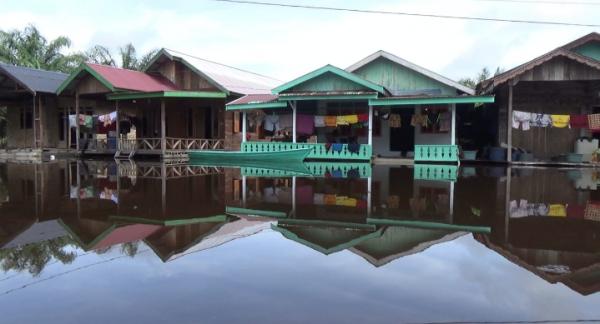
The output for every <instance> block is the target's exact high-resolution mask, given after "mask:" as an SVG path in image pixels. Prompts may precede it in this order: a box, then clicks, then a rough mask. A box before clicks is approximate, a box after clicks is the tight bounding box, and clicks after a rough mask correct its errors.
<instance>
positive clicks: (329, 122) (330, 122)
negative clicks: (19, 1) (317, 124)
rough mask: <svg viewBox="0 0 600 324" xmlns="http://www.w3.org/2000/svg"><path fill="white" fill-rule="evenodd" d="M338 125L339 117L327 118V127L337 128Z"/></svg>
mask: <svg viewBox="0 0 600 324" xmlns="http://www.w3.org/2000/svg"><path fill="white" fill-rule="evenodd" d="M336 125H337V117H336V116H325V126H327V127H335V126H336Z"/></svg>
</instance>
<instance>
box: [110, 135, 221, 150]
mask: <svg viewBox="0 0 600 324" xmlns="http://www.w3.org/2000/svg"><path fill="white" fill-rule="evenodd" d="M224 142H225V141H224V140H222V139H204V138H174V137H167V138H166V150H167V151H189V150H223V149H224V145H225V143H224ZM161 143H162V139H161V138H137V139H122V140H121V151H160V150H161V149H162V145H161Z"/></svg>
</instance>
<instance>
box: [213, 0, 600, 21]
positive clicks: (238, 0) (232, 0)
mask: <svg viewBox="0 0 600 324" xmlns="http://www.w3.org/2000/svg"><path fill="white" fill-rule="evenodd" d="M208 1H214V2H224V3H231V4H246V5H259V6H270V7H282V8H296V9H311V10H327V11H343V12H352V13H367V14H381V15H397V16H411V17H422V18H439V19H455V20H474V21H486V22H507V23H519V24H533V25H554V26H570V27H600V25H598V24H584V23H570V22H561V21H548V20H521V19H504V18H489V17H474V16H452V15H436V14H424V13H417V12H402V11H386V10H367V9H355V8H342V7H326V6H312V5H298V4H290V3H276V2H262V1H246V0H208Z"/></svg>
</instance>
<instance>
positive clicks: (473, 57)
mask: <svg viewBox="0 0 600 324" xmlns="http://www.w3.org/2000/svg"><path fill="white" fill-rule="evenodd" d="M264 1H268V2H288V3H302V4H309V5H322V6H333V7H335V6H337V7H351V8H360V9H369V10H386V11H404V12H415V13H426V14H443V15H460V16H479V17H494V18H508V19H528V20H549V21H564V22H576V23H589V24H594V23H600V1H592V0H586V1H581V0H573V1H569V0H563V1H562V2H564V3H562V4H556V3H548V2H561V1H557V0H549V1H544V0H539V1H540V3H527V2H528V1H532V0H524V2H525V3H523V2H514V0H504V1H489V0H455V1H447V0H395V1H392V0H379V1H367V0H362V1H361V0H297V1H291V0H264ZM0 2H1V6H2V11H1V12H0V29H3V30H7V29H13V28H23V27H24V26H25V25H27V24H28V23H33V24H35V25H36V26H37V27H38V28H39V29H40V30H41V31H42V32H43V33H44V34H45V35H46V36H47V37H48V38H53V37H56V36H59V35H65V36H68V37H70V38H71V40H72V41H73V50H84V49H86V48H88V47H90V46H92V45H94V44H102V45H105V46H108V47H110V48H112V49H114V50H116V49H117V48H118V47H119V46H121V45H123V44H125V43H128V42H133V44H134V45H135V46H136V48H138V50H139V51H141V52H144V51H147V50H150V49H153V48H160V47H166V48H171V49H175V50H178V51H181V52H185V53H190V54H193V55H196V56H199V57H202V58H206V59H212V60H215V61H218V62H221V63H226V64H230V65H234V66H236V67H240V68H245V69H249V70H251V71H254V72H258V73H262V74H266V75H269V76H272V77H275V78H278V79H280V80H283V81H288V80H290V79H293V78H295V77H298V76H300V75H301V74H304V73H306V72H309V71H311V70H314V69H316V68H319V67H321V66H323V65H325V64H333V65H336V66H338V67H341V68H346V67H348V66H349V65H351V64H352V63H354V62H356V61H358V60H360V59H362V58H363V57H365V56H367V55H369V54H371V53H373V52H375V51H377V50H380V49H382V50H386V51H389V52H391V53H393V54H395V55H397V56H400V57H402V58H404V59H407V60H409V61H411V62H413V63H416V64H419V65H421V66H423V67H426V68H428V69H431V70H433V71H436V72H438V73H441V74H443V75H445V76H447V77H450V78H452V79H459V78H461V77H463V76H472V75H474V74H476V73H477V71H479V70H480V69H481V68H482V67H484V66H487V67H490V68H491V69H495V68H496V67H497V66H500V67H502V68H506V69H508V68H511V67H514V66H515V65H518V64H520V63H523V62H525V61H527V60H530V59H532V58H534V57H536V56H538V55H541V54H543V53H545V52H547V51H549V50H552V49H554V48H556V47H558V46H560V45H562V44H564V43H567V42H569V41H571V40H573V39H575V38H578V37H580V36H583V35H585V34H588V33H590V32H593V31H600V30H599V29H598V28H587V27H565V26H548V25H530V24H515V23H501V22H478V21H468V20H446V19H435V18H418V17H406V16H395V15H378V14H362V13H348V12H332V11H315V10H307V9H294V8H276V7H264V6H255V5H243V4H230V3H219V2H213V1H209V0H196V1H183V0H181V1H180V0H170V1H160V2H159V1H127V0H119V1H115V0H104V1H94V2H87V1H86V2H83V1H78V0H72V1H60V2H59V3H58V4H55V3H54V2H51V1H25V0H20V1H9V0H0ZM541 2H544V3H541ZM82 3H84V4H82ZM582 3H587V4H582ZM594 3H595V4H594Z"/></svg>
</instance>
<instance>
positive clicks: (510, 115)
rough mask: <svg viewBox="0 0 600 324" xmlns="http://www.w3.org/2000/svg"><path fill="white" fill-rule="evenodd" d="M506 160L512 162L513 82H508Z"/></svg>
mask: <svg viewBox="0 0 600 324" xmlns="http://www.w3.org/2000/svg"><path fill="white" fill-rule="evenodd" d="M506 116H507V117H506V119H507V120H506V145H507V148H506V161H508V163H510V162H512V119H513V83H512V81H509V82H508V111H507V113H506Z"/></svg>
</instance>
